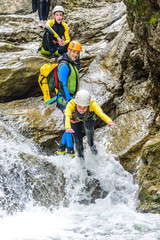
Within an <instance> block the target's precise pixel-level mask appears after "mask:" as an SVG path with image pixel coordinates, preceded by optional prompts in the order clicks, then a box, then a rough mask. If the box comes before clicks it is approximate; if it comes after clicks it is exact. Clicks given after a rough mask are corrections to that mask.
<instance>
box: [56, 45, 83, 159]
mask: <svg viewBox="0 0 160 240" xmlns="http://www.w3.org/2000/svg"><path fill="white" fill-rule="evenodd" d="M81 50H82V48H81V44H80V43H79V42H77V41H71V42H70V43H69V45H68V50H67V53H64V54H63V56H61V57H59V58H58V62H59V66H58V75H59V91H58V96H57V107H58V108H59V109H60V110H61V111H62V112H63V113H64V111H65V108H66V104H67V103H68V102H69V101H70V100H71V99H72V98H74V96H75V94H76V93H77V91H78V90H79V72H78V69H77V65H76V63H75V61H76V60H77V59H78V58H79V54H80V52H81ZM66 149H67V154H70V155H71V156H72V157H74V155H75V153H74V148H73V139H72V135H71V133H69V132H68V133H66V132H64V134H63V136H62V140H61V143H60V145H59V147H58V151H57V152H56V153H57V154H65V153H66V152H65V150H66Z"/></svg>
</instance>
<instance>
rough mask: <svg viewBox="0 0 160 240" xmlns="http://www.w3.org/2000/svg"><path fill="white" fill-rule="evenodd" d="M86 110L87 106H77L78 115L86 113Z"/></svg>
mask: <svg viewBox="0 0 160 240" xmlns="http://www.w3.org/2000/svg"><path fill="white" fill-rule="evenodd" d="M87 109H88V106H79V105H77V111H78V112H79V113H80V114H83V113H85V112H86V111H87Z"/></svg>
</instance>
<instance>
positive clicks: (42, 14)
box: [32, 0, 50, 21]
mask: <svg viewBox="0 0 160 240" xmlns="http://www.w3.org/2000/svg"><path fill="white" fill-rule="evenodd" d="M32 9H33V12H36V11H37V9H38V15H39V20H40V21H41V20H43V21H47V18H48V14H49V9H50V0H32Z"/></svg>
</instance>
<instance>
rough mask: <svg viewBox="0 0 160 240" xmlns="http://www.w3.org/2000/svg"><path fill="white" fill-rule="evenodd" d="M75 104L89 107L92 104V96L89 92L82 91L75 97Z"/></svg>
mask: <svg viewBox="0 0 160 240" xmlns="http://www.w3.org/2000/svg"><path fill="white" fill-rule="evenodd" d="M75 103H76V104H77V105H79V106H83V107H85V106H89V105H90V103H91V95H90V93H89V92H88V91H87V90H80V91H78V92H77V94H76V97H75Z"/></svg>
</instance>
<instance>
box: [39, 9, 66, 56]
mask: <svg viewBox="0 0 160 240" xmlns="http://www.w3.org/2000/svg"><path fill="white" fill-rule="evenodd" d="M53 18H54V20H48V21H47V23H46V25H45V33H44V35H43V41H42V46H41V47H40V48H39V50H40V51H41V53H43V54H47V55H50V58H51V59H52V60H55V59H56V57H57V56H59V55H62V54H63V53H66V52H67V48H68V44H69V42H70V36H69V27H68V25H67V24H66V23H64V22H63V18H64V8H63V7H62V6H60V5H58V6H55V7H54V9H53Z"/></svg>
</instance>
